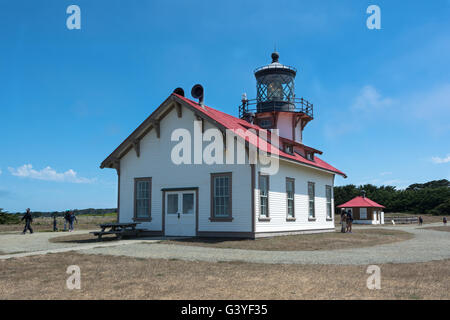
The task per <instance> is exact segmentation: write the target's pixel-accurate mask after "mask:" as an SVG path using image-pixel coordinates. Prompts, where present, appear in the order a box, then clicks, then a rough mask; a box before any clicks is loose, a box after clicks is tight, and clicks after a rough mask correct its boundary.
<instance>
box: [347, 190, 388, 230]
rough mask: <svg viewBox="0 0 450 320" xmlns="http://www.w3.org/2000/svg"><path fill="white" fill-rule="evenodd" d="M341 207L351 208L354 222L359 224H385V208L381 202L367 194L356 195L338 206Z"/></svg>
mask: <svg viewBox="0 0 450 320" xmlns="http://www.w3.org/2000/svg"><path fill="white" fill-rule="evenodd" d="M338 208H340V209H345V210H346V211H348V210H350V211H351V212H352V216H353V223H357V224H384V212H383V209H384V208H385V207H384V206H382V205H381V204H378V203H376V202H375V201H372V200H370V199H369V198H367V197H366V196H365V195H363V196H359V197H356V198H354V199H352V200H350V201H348V202H346V203H344V204H341V205H340V206H338Z"/></svg>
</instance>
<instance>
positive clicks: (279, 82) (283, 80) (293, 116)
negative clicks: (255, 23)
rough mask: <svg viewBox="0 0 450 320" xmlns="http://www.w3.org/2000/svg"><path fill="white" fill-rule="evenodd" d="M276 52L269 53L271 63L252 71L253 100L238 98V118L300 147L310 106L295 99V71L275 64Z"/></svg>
mask: <svg viewBox="0 0 450 320" xmlns="http://www.w3.org/2000/svg"><path fill="white" fill-rule="evenodd" d="M279 58H280V55H279V54H278V52H274V53H272V63H271V64H269V65H266V66H263V67H261V68H258V69H256V70H255V78H256V99H253V100H248V99H247V96H246V94H244V95H243V97H242V104H241V106H240V107H239V116H240V117H241V118H242V119H245V120H247V121H249V122H252V123H255V124H257V125H259V126H260V127H262V128H264V129H278V130H279V135H280V137H282V138H285V139H289V140H293V141H295V142H298V143H302V135H303V129H304V128H305V126H306V124H307V123H308V122H309V121H311V120H312V119H313V105H312V104H311V103H309V102H308V101H306V100H304V99H303V98H297V97H296V96H295V76H296V75H297V70H296V69H295V68H293V67H290V66H286V65H283V64H281V63H279V62H278V60H279Z"/></svg>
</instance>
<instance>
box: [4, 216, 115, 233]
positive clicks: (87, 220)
mask: <svg viewBox="0 0 450 320" xmlns="http://www.w3.org/2000/svg"><path fill="white" fill-rule="evenodd" d="M116 219H117V218H116V216H84V215H82V216H77V220H78V223H77V222H75V224H74V228H75V230H92V229H99V227H98V225H99V224H101V223H109V222H116ZM57 221H58V229H59V231H62V230H63V229H64V219H63V218H62V217H58V218H57ZM24 225H25V223H23V222H22V223H19V224H0V232H13V231H17V232H22V231H23V228H24ZM31 227H32V228H33V231H35V232H44V231H53V218H51V217H42V218H35V219H33V223H32V224H31ZM68 227H69V226H67V228H68Z"/></svg>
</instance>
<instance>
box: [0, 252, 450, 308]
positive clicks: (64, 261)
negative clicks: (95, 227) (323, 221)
mask: <svg viewBox="0 0 450 320" xmlns="http://www.w3.org/2000/svg"><path fill="white" fill-rule="evenodd" d="M69 265H78V266H79V267H80V269H81V286H82V288H81V290H68V289H66V280H67V278H68V277H69V275H67V274H66V269H67V267H68V266H69ZM380 268H381V287H382V289H381V290H368V289H367V287H366V281H367V278H368V276H369V275H368V274H366V270H367V266H332V265H265V264H250V263H238V262H221V263H211V262H188V261H180V260H154V259H136V258H128V257H113V256H101V255H83V254H79V253H60V254H50V255H45V256H35V257H26V258H20V259H12V260H6V261H0V299H251V300H253V299H450V260H445V261H436V262H427V263H414V264H386V265H380Z"/></svg>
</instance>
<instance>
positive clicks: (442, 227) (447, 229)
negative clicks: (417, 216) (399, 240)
mask: <svg viewBox="0 0 450 320" xmlns="http://www.w3.org/2000/svg"><path fill="white" fill-rule="evenodd" d="M423 229H429V230H435V231H447V232H450V226H440V227H427V228H423Z"/></svg>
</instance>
